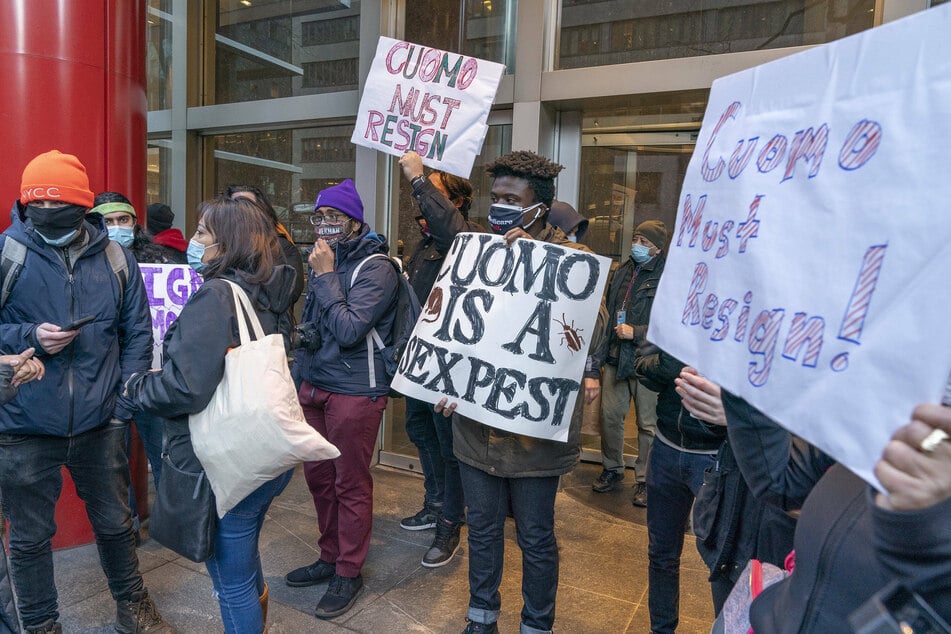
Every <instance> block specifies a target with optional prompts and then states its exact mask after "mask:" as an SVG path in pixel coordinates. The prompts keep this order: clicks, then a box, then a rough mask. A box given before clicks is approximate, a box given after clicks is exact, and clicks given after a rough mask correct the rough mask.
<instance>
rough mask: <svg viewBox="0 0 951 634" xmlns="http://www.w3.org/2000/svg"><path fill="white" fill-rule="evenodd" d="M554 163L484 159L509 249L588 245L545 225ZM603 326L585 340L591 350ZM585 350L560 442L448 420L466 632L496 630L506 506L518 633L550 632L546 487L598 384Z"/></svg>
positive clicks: (553, 567)
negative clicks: (517, 564)
mask: <svg viewBox="0 0 951 634" xmlns="http://www.w3.org/2000/svg"><path fill="white" fill-rule="evenodd" d="M561 170H562V166H561V165H558V164H557V163H553V162H552V161H549V160H548V159H546V158H545V157H542V156H539V155H537V154H535V153H533V152H528V151H523V150H520V151H515V152H510V153H509V154H506V155H504V156H501V157H499V158H498V159H496V160H495V161H493V162H492V163H490V164H489V165H488V166H487V168H486V171H487V172H488V173H489V175H490V176H491V177H492V189H491V193H490V196H491V200H492V206H491V207H490V208H489V213H488V222H489V225H490V227H491V228H492V231H493V232H494V233H496V234H499V235H504V238H505V241H506V242H507V243H508V244H509V246H511V245H512V244H513V243H514V242H515V240H517V239H520V238H522V239H529V240H540V241H543V242H548V243H551V244H557V245H559V246H569V247H572V248H577V249H580V250H583V251H588V249H587V247H584V246H583V245H576V244H574V243H573V242H571V241H570V240H568V239H567V238H566V237H565V234H564V233H563V232H562V231H561V230H560V229H558V228H556V227H553V226H551V225H550V224H548V222H547V220H546V219H547V217H548V209H549V206H550V205H551V203H552V199H553V198H554V194H555V177H556V176H557V175H558V172H560V171H561ZM602 329H603V317H602V323H601V325H600V327H599V328H597V329H596V332H595V333H594V334H593V336H592V337H591V340H592V341H591V344H590V348H591V349H592V350H593V349H595V348H596V347H597V345H598V342H599V338H600V334H599V331H600V330H602ZM593 363H594V360H593V359H592V358H591V357H589V359H588V364H587V365H586V369H585V372H584V398H578V399H577V401H576V403H575V410H574V413H573V414H572V418H571V427H570V429H569V432H568V441H567V442H558V441H554V440H544V439H540V438H531V437H528V436H521V435H519V434H513V433H510V432H504V431H500V430H498V429H495V428H492V427H489V426H487V425H483V424H481V423H478V422H476V421H474V420H471V419H468V418H466V417H464V416H454V418H453V447H454V450H455V454H456V458H457V459H458V461H459V472H460V475H461V477H462V487H463V491H464V492H465V500H466V504H467V505H468V515H467V524H468V527H469V611H468V614H467V619H468V621H469V624H468V626H467V627H466V629H465V633H466V634H476V633H479V634H481V633H494V632H498V626H497V625H496V621H497V620H498V617H499V610H500V608H501V596H500V595H499V584H500V583H501V581H502V567H503V562H504V558H503V550H504V544H505V534H504V530H503V529H504V525H505V518H506V514H507V512H508V510H509V507H510V506H511V511H512V515H513V517H514V518H515V527H516V535H517V538H518V545H519V548H520V549H521V550H522V599H523V601H524V605H523V607H522V615H521V616H522V619H521V632H522V634H538V633H543V632H550V631H551V628H552V625H553V624H554V622H555V594H556V592H557V590H558V543H557V541H556V539H555V493H556V492H557V490H558V483H559V479H560V476H561V475H563V474H565V473H568V472H569V471H571V470H572V469H573V468H574V466H575V465H576V464H577V462H578V457H579V454H580V445H581V443H580V440H581V410H582V407H583V404H584V403H585V402H591V401H593V400H594V399H595V398H596V397H597V395H598V391H599V390H600V387H599V384H598V377H599V375H600V372H599V369H598V368H597V366H596V365H593ZM455 408H456V403H450V402H449V401H448V399H442V400H441V401H440V402H439V403H438V404H437V405H436V410H437V411H440V412H443V414H444V415H445V416H452V415H453V412H454V411H455Z"/></svg>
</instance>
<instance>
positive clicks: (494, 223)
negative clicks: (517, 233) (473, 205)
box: [486, 203, 545, 235]
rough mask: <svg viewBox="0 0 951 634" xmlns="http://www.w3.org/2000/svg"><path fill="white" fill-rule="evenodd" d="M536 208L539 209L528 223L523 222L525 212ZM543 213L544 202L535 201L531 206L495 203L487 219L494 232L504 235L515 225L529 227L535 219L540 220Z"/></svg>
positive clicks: (523, 227) (490, 208)
mask: <svg viewBox="0 0 951 634" xmlns="http://www.w3.org/2000/svg"><path fill="white" fill-rule="evenodd" d="M536 208H537V209H538V211H536V212H535V214H534V216H532V219H531V220H530V221H529V223H528V224H527V225H526V224H522V222H523V220H524V216H525V214H527V213H528V212H529V211H531V210H532V209H536ZM543 213H545V205H544V203H535V204H534V205H532V206H530V207H519V206H518V205H503V204H501V203H495V204H494V205H492V206H490V207H489V213H488V215H487V216H486V219H487V220H488V221H489V227H491V229H492V233H496V234H499V235H502V234H505V233H508V231H509V229H514V228H515V227H521V228H522V229H528V228H529V227H531V226H532V225H533V224H535V221H536V220H538V219H539V218H540V217H541V216H542V214H543Z"/></svg>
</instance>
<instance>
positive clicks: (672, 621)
mask: <svg viewBox="0 0 951 634" xmlns="http://www.w3.org/2000/svg"><path fill="white" fill-rule="evenodd" d="M715 460H716V456H714V455H708V454H693V453H687V452H685V451H678V450H677V449H674V448H673V447H671V446H670V445H668V444H667V443H665V442H664V441H662V440H660V439H657V441H656V442H655V443H654V445H653V447H651V455H650V466H649V467H648V470H647V499H648V500H649V501H650V502H649V504H648V505H647V540H648V544H647V557H648V560H649V562H650V563H649V566H648V573H647V579H648V592H647V606H648V610H649V612H650V617H651V633H652V634H660V633H668V632H669V633H670V634H673V632H674V631H675V630H676V629H677V623H678V622H679V621H680V555H681V553H682V552H683V549H684V531H686V530H687V520H688V518H689V517H690V509H691V507H692V506H693V501H694V498H696V497H697V493H699V491H700V486H701V485H702V484H703V471H704V469H706V468H707V467H709V466H710V465H712V464H713V463H714V462H715Z"/></svg>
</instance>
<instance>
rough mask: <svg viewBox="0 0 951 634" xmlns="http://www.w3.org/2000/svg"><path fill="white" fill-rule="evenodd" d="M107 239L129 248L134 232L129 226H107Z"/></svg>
mask: <svg viewBox="0 0 951 634" xmlns="http://www.w3.org/2000/svg"><path fill="white" fill-rule="evenodd" d="M109 239H110V240H112V241H113V242H118V243H119V244H120V245H122V246H124V247H126V248H129V247H130V246H132V241H133V240H134V239H135V233H134V232H133V230H132V229H130V228H129V227H109Z"/></svg>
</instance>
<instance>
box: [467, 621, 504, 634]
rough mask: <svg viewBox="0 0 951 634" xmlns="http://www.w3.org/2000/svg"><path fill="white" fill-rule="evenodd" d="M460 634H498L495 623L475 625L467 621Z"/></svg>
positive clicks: (497, 627) (473, 622)
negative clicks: (467, 623)
mask: <svg viewBox="0 0 951 634" xmlns="http://www.w3.org/2000/svg"><path fill="white" fill-rule="evenodd" d="M462 634H499V626H498V625H496V624H495V623H476V622H475V621H469V625H467V626H466V629H464V630H462Z"/></svg>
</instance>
